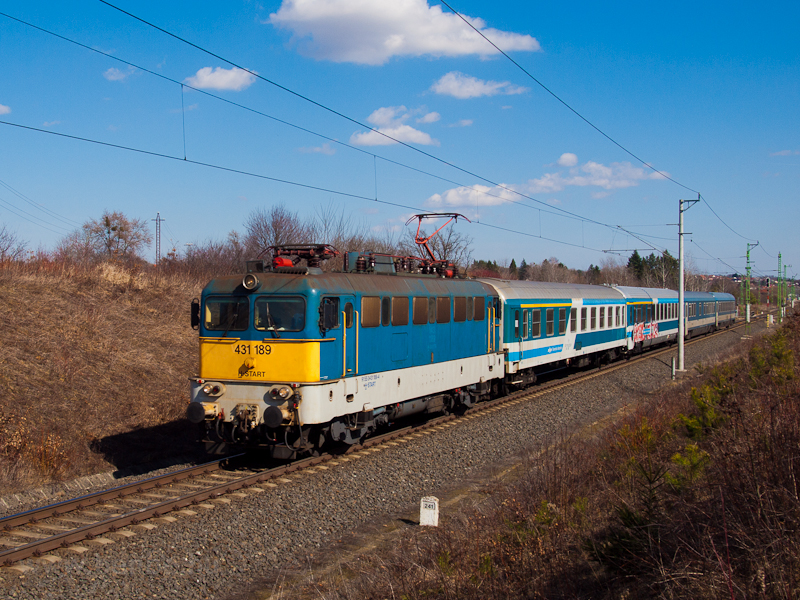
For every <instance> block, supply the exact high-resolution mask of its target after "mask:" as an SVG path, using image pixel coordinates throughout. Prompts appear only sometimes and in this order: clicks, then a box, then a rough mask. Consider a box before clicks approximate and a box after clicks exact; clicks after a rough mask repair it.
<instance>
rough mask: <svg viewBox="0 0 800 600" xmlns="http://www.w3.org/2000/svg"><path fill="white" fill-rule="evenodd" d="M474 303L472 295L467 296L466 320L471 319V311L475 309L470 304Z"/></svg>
mask: <svg viewBox="0 0 800 600" xmlns="http://www.w3.org/2000/svg"><path fill="white" fill-rule="evenodd" d="M473 303H474V298H473V297H472V296H467V320H468V321H472V313H473V311H474V310H475V309H474V308H473V307H472V305H473Z"/></svg>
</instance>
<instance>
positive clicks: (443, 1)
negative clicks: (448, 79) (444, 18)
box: [100, 0, 700, 194]
mask: <svg viewBox="0 0 800 600" xmlns="http://www.w3.org/2000/svg"><path fill="white" fill-rule="evenodd" d="M100 1H101V2H104V1H105V0H100ZM440 1H441V3H442V4H444V5H445V6H446V7H447V8H449V9H450V10H451V11H452V13H453V14H454V15H456V16H457V17H458V18H459V19H461V20H462V21H464V23H466V24H467V25H468V26H469V27H470V28H471V29H472V30H473V31H475V33H477V34H478V35H479V36H481V37H482V38H483V39H484V40H486V41H487V42H488V43H489V44H491V45H492V47H494V49H495V50H497V51H498V52H499V53H500V54H502V55H503V56H505V57H506V58H507V59H508V60H510V61H511V62H512V63H513V64H514V65H515V66H516V67H517V68H518V69H519V70H520V71H522V72H523V73H525V75H527V76H528V77H530V78H531V80H533V81H534V82H535V83H536V85H538V86H539V87H541V88H542V89H543V90H544V91H546V92H547V93H548V94H550V95H551V96H552V97H553V98H555V99H556V100H558V101H559V102H560V103H561V104H563V105H564V106H565V107H566V108H567V109H569V111H570V112H572V113H573V114H575V115H576V116H577V117H578V118H579V119H581V121H583V122H584V123H586V124H587V125H589V127H591V128H592V129H594V130H595V131H596V132H597V133H599V134H600V135H602V136H603V137H604V138H606V139H607V140H608V141H610V142H611V143H612V144H614V145H615V146H617V147H618V148H619V149H620V150H622V151H623V152H625V153H626V154H628V155H629V156H632V157H633V158H635V159H636V160H637V161H639V162H640V163H642V164H643V165H644V166H645V167H647V168H648V169H650V170H652V171H653V172H655V173H658V174H659V175H661V176H662V177H663V178H664V179H669V180H670V181H671V182H672V183H674V184H676V185H679V186H680V187H682V188H684V189H686V190H689V191H690V192H694V193H695V194H699V193H700V192H698V191H697V190H693V189H692V188H690V187H688V186H686V185H683V184H682V183H681V182H680V181H677V180H675V179H673V178H672V177H670V176H669V175H667V174H666V173H664V172H662V171H659V170H658V169H656V168H655V167H654V166H653V165H651V164H650V163H648V162H647V161H645V160H643V159H641V158H639V157H638V156H637V155H636V154H634V153H633V152H631V151H630V150H628V149H627V148H626V147H625V146H623V145H622V144H620V143H619V142H618V141H616V140H615V139H614V138H612V137H611V136H610V135H608V134H607V133H605V132H604V131H603V130H602V129H600V128H599V127H597V126H596V125H595V124H594V123H592V122H591V121H589V119H587V118H586V117H584V116H583V115H582V114H581V113H579V112H578V111H577V110H575V109H574V108H572V106H570V105H569V104H567V102H566V101H565V100H563V99H561V97H559V96H558V95H557V94H556V93H555V92H554V91H552V90H551V89H550V88H548V87H547V86H546V85H544V84H543V83H542V82H541V81H539V80H538V79H536V77H534V76H533V75H532V74H531V73H530V72H529V71H528V70H527V69H526V68H525V67H523V66H522V65H521V64H519V63H518V62H517V61H515V60H514V59H513V58H511V57H510V56H509V55H508V54H506V53H505V52H504V51H503V50H501V49H500V48H499V47H498V46H497V44H495V43H494V42H493V41H492V40H490V39H489V38H488V37H486V36H485V35H484V34H483V32H482V31H480V30H479V29H478V28H477V27H475V26H474V25H473V24H472V23H470V22H469V21H468V20H467V19H466V18H465V17H464V16H463V15H462V14H461V13H460V12H458V11H457V10H456V9H454V8H453V7H452V6H450V5H449V4H448V3H447V2H446V1H445V0H440Z"/></svg>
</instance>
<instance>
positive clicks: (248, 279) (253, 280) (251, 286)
mask: <svg viewBox="0 0 800 600" xmlns="http://www.w3.org/2000/svg"><path fill="white" fill-rule="evenodd" d="M260 285H261V281H259V279H258V277H256V276H255V275H254V274H253V273H248V274H247V275H245V276H244V279H242V287H244V289H246V290H247V291H248V292H252V291H253V290H257V289H258V286H260Z"/></svg>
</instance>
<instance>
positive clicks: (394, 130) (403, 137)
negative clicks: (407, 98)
mask: <svg viewBox="0 0 800 600" xmlns="http://www.w3.org/2000/svg"><path fill="white" fill-rule="evenodd" d="M414 112H415V111H410V110H408V109H407V108H406V107H405V106H386V107H382V108H379V109H377V110H375V111H373V112H372V114H371V115H370V116H368V117H367V122H368V123H371V124H372V125H374V126H375V128H376V130H377V131H363V132H358V133H354V134H353V135H352V136H350V143H351V144H356V145H358V146H389V145H391V144H396V143H397V142H405V143H408V144H421V145H423V146H438V145H439V142H438V140H435V139H433V138H432V137H431V136H430V135H428V134H427V133H425V132H424V131H420V130H419V129H414V128H413V127H411V126H410V125H406V124H405V121H407V120H408V119H409V118H410V117H411V116H412V115H413V114H414ZM428 114H431V113H428ZM424 118H425V117H423V119H424ZM378 132H380V133H378ZM381 134H384V135H381ZM386 136H389V137H392V138H394V139H389V137H386Z"/></svg>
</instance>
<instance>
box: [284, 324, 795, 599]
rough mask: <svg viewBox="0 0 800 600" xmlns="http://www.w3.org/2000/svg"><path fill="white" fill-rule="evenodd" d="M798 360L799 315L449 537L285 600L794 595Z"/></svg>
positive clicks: (577, 445) (496, 487) (457, 526)
mask: <svg viewBox="0 0 800 600" xmlns="http://www.w3.org/2000/svg"><path fill="white" fill-rule="evenodd" d="M798 356H800V319H798V318H797V317H795V318H792V319H791V320H790V321H789V323H788V324H787V326H785V327H783V328H782V329H780V330H779V331H777V332H775V333H773V334H771V335H769V336H767V337H766V338H764V339H763V340H761V341H759V342H757V343H756V342H754V343H753V344H752V345H751V346H750V347H748V348H746V349H745V350H744V351H743V354H742V355H741V356H739V357H737V358H733V359H732V360H730V361H729V362H728V363H726V364H724V365H722V366H719V367H716V368H713V369H709V370H707V372H706V373H705V378H704V381H703V383H702V384H701V385H699V386H696V387H695V388H690V387H688V386H686V385H685V386H683V387H682V388H681V387H677V388H675V389H674V390H673V391H672V392H669V393H665V394H664V395H662V396H661V397H660V398H658V399H657V400H656V401H654V402H653V403H652V404H651V405H650V406H648V407H644V408H643V409H641V411H640V412H639V413H637V414H635V415H632V416H630V417H628V418H627V419H626V420H625V421H624V422H623V423H620V424H618V425H617V426H615V427H613V428H611V429H610V430H608V433H607V434H606V435H605V437H604V438H603V439H601V440H595V441H587V440H584V439H577V438H575V439H564V440H562V442H561V443H558V444H555V445H552V446H551V447H550V448H548V449H546V450H543V451H541V452H540V451H539V449H533V450H532V451H531V453H530V456H529V459H528V462H527V465H526V469H525V472H526V475H525V476H524V477H522V478H520V479H519V480H518V481H516V482H514V483H513V484H510V485H507V484H502V483H497V482H495V483H492V484H491V485H489V489H487V492H488V494H489V495H488V500H487V501H486V502H484V503H482V504H480V505H479V506H468V505H464V506H462V509H461V511H460V514H457V515H449V516H448V517H447V518H445V519H443V524H442V526H440V527H439V528H437V529H435V530H433V529H427V528H425V529H412V530H409V531H407V532H405V533H404V535H402V536H401V540H400V541H399V542H393V543H392V544H391V545H390V546H391V547H386V548H383V549H381V550H380V551H377V552H373V553H370V554H368V555H366V556H364V557H362V558H360V559H355V560H353V561H350V562H348V563H346V564H342V565H340V566H339V568H338V569H337V570H336V571H337V573H336V575H333V576H328V577H323V578H322V579H320V578H319V577H317V579H316V583H315V584H314V585H313V586H311V587H309V586H305V587H303V586H300V585H296V586H294V587H293V586H292V584H291V583H286V582H284V583H285V584H286V585H284V588H283V590H282V591H281V593H280V594H279V596H281V597H317V598H328V599H345V598H347V599H349V600H356V599H379V598H380V599H383V598H397V599H400V598H403V599H406V600H412V599H413V600H416V599H423V598H424V599H426V600H428V599H456V598H458V599H469V598H513V599H517V598H519V599H522V598H526V599H528V598H609V599H611V598H614V599H617V598H626V599H633V598H693V599H706V598H708V599H711V598H730V599H733V598H796V597H798V596H800V490H798V483H797V479H798V477H799V476H800V464H798V462H799V461H800V403H799V401H800V384H799V380H798V377H797V374H798ZM312 587H313V589H312ZM284 590H285V591H284Z"/></svg>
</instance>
